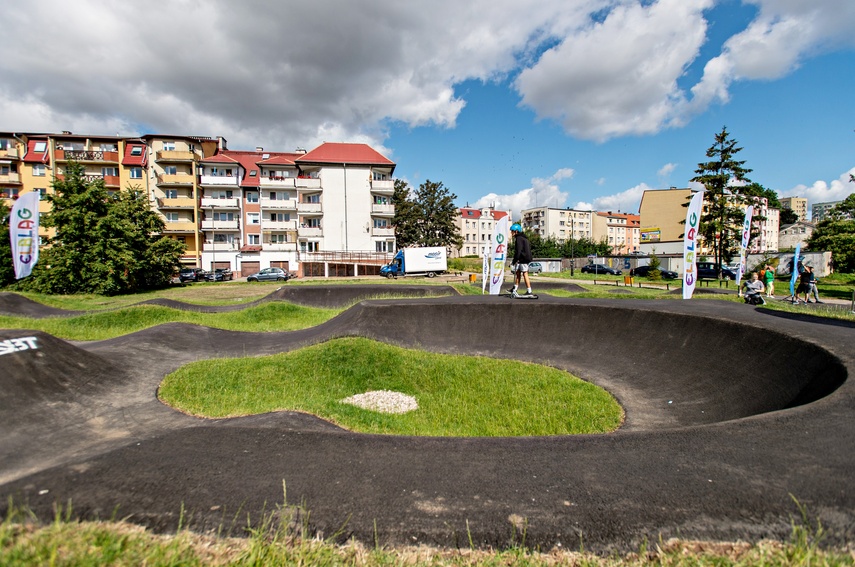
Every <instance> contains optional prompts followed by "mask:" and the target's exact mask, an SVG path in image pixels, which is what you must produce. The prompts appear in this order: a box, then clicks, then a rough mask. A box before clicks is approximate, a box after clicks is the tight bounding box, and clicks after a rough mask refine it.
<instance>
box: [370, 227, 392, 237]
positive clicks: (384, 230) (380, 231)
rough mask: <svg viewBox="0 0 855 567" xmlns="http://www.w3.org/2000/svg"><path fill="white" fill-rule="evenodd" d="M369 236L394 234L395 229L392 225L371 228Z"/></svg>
mask: <svg viewBox="0 0 855 567" xmlns="http://www.w3.org/2000/svg"><path fill="white" fill-rule="evenodd" d="M371 236H395V229H394V228H392V227H388V228H378V227H374V228H372V229H371Z"/></svg>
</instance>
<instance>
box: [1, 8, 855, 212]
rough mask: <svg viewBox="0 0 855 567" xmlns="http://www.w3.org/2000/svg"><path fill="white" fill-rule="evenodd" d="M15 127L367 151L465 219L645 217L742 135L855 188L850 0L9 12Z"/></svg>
mask: <svg viewBox="0 0 855 567" xmlns="http://www.w3.org/2000/svg"><path fill="white" fill-rule="evenodd" d="M0 13H2V14H3V18H4V26H3V27H4V39H3V44H4V49H3V56H2V57H0V77H2V78H0V130H2V131H15V132H61V131H63V130H70V131H72V132H74V133H80V134H93V135H95V134H100V135H119V136H138V135H142V134H166V135H194V136H212V137H215V136H223V137H224V138H226V140H228V146H229V149H255V148H256V147H258V146H261V147H264V148H265V149H266V150H268V151H293V150H294V149H296V148H298V147H302V148H307V149H311V148H314V147H316V146H317V145H319V144H321V143H323V142H359V143H367V144H370V145H371V146H372V147H374V148H375V149H377V150H378V151H380V152H381V153H383V154H384V155H386V156H387V157H388V158H389V159H391V160H393V161H394V162H395V163H396V164H397V166H396V169H395V177H397V178H400V179H404V180H406V181H407V182H408V183H409V184H410V185H411V186H412V187H417V186H418V185H420V184H421V183H424V182H425V181H426V180H430V181H433V182H442V183H443V185H444V187H446V188H447V189H448V190H449V191H450V192H451V193H453V194H454V195H456V196H457V198H456V200H455V202H456V204H457V205H458V206H465V205H469V206H476V207H483V206H496V207H498V208H501V209H503V210H511V211H512V214H513V216H514V218H515V219H516V218H518V217H519V212H520V210H522V209H526V208H530V207H536V206H549V207H562V208H563V207H571V208H580V209H591V208H592V209H595V210H601V211H622V212H637V211H638V208H639V203H640V200H641V195H642V193H643V191H644V190H648V189H666V188H668V187H689V186H692V184H691V182H690V180H691V179H692V177H694V176H695V169H696V168H697V167H698V163H699V162H702V161H706V160H707V157H706V151H707V149H708V148H709V147H710V146H711V145H712V144H713V142H714V136H715V135H716V134H717V133H718V132H720V131H721V130H722V128H725V127H726V128H727V130H728V132H729V133H730V135H731V138H732V139H734V140H736V142H737V143H738V146H739V147H741V148H742V151H741V152H739V154H737V157H738V159H740V160H744V161H745V164H744V166H745V167H747V168H749V169H751V170H752V172H751V173H750V174H749V178H750V179H751V181H755V182H757V183H760V184H761V185H763V186H764V187H766V188H769V189H774V190H775V191H777V192H778V194H779V196H781V197H786V196H799V197H807V199H808V201H809V205H810V204H812V203H817V202H828V201H837V200H841V199H843V198H845V197H846V196H847V195H849V194H850V193H853V192H855V183H850V182H849V176H850V174H853V173H855V2H853V1H852V0H741V1H740V0H718V1H716V0H658V1H654V0H643V1H638V0H531V1H529V2H519V1H517V0H514V1H510V0H467V1H466V2H460V1H459V0H431V1H430V2H427V1H409V2H401V1H400V0H360V1H358V2H348V1H342V0H312V1H311V2H305V1H299V2H297V1H291V0H286V1H275V0H268V1H264V0H243V1H241V2H235V1H234V0H171V1H165V0H150V1H148V2H143V3H139V2H125V1H120V0H78V1H75V2H68V1H67V0H40V1H39V2H20V1H17V0H0Z"/></svg>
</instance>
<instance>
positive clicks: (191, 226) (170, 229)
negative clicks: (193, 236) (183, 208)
mask: <svg viewBox="0 0 855 567" xmlns="http://www.w3.org/2000/svg"><path fill="white" fill-rule="evenodd" d="M163 232H164V233H165V234H176V233H179V232H196V223H194V222H193V221H166V228H164V229H163Z"/></svg>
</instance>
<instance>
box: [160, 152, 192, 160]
mask: <svg viewBox="0 0 855 567" xmlns="http://www.w3.org/2000/svg"><path fill="white" fill-rule="evenodd" d="M195 157H196V155H195V154H194V153H193V152H190V151H182V150H161V151H159V152H157V153H156V154H155V158H154V159H156V160H157V161H193V160H194V159H195Z"/></svg>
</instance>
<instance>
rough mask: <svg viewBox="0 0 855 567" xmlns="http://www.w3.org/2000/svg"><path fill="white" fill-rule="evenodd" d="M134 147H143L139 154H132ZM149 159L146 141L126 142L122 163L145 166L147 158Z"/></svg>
mask: <svg viewBox="0 0 855 567" xmlns="http://www.w3.org/2000/svg"><path fill="white" fill-rule="evenodd" d="M134 148H142V151H141V152H140V154H139V155H138V156H134V155H131V152H132V151H133V149H134ZM147 159H148V152H147V151H146V146H145V144H144V143H139V144H134V143H128V144H125V155H124V157H122V165H139V166H145V164H146V160H147Z"/></svg>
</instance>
